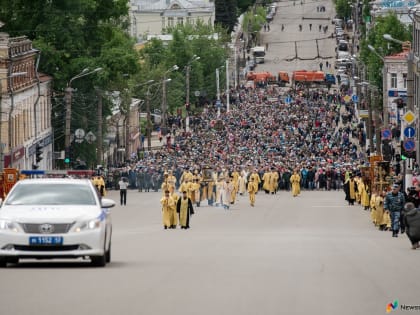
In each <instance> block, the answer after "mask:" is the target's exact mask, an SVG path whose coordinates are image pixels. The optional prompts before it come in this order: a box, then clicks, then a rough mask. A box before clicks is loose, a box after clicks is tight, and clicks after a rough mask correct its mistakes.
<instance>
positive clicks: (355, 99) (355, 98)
mask: <svg viewBox="0 0 420 315" xmlns="http://www.w3.org/2000/svg"><path fill="white" fill-rule="evenodd" d="M351 100H352V101H353V102H355V103H357V102H358V101H359V98H358V97H357V95H356V94H353V95H352V97H351Z"/></svg>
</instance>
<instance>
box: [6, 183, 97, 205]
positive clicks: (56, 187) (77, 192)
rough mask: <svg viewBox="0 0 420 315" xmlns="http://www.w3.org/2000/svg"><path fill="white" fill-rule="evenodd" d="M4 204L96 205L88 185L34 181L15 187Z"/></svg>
mask: <svg viewBox="0 0 420 315" xmlns="http://www.w3.org/2000/svg"><path fill="white" fill-rule="evenodd" d="M6 205H96V199H95V195H94V192H93V190H92V189H91V187H89V186H88V185H75V184H57V183H43V184H40V183H34V184H22V185H19V186H18V187H16V188H15V189H14V190H13V191H12V192H11V193H10V195H9V196H8V198H7V200H6Z"/></svg>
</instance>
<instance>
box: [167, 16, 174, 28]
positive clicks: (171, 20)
mask: <svg viewBox="0 0 420 315" xmlns="http://www.w3.org/2000/svg"><path fill="white" fill-rule="evenodd" d="M168 26H169V27H173V26H174V18H173V17H168Z"/></svg>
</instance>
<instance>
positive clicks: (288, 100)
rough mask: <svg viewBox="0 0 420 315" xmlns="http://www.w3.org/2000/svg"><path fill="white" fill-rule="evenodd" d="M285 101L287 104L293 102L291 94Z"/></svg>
mask: <svg viewBox="0 0 420 315" xmlns="http://www.w3.org/2000/svg"><path fill="white" fill-rule="evenodd" d="M284 101H285V102H286V104H290V103H291V102H292V98H291V97H290V96H287V97H286V99H285V100H284Z"/></svg>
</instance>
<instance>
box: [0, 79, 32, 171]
mask: <svg viewBox="0 0 420 315" xmlns="http://www.w3.org/2000/svg"><path fill="white" fill-rule="evenodd" d="M27 74H28V73H27V72H14V73H11V74H10V75H9V76H8V77H6V78H0V172H3V170H4V147H5V143H4V142H3V141H2V140H3V139H2V129H3V106H2V99H3V85H2V83H1V81H2V80H10V79H12V78H16V77H22V76H26V75H27ZM10 123H11V122H10V119H9V124H10ZM9 130H10V128H9ZM9 137H10V135H9ZM10 145H11V144H10V140H9V146H10ZM10 156H12V152H10Z"/></svg>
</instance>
